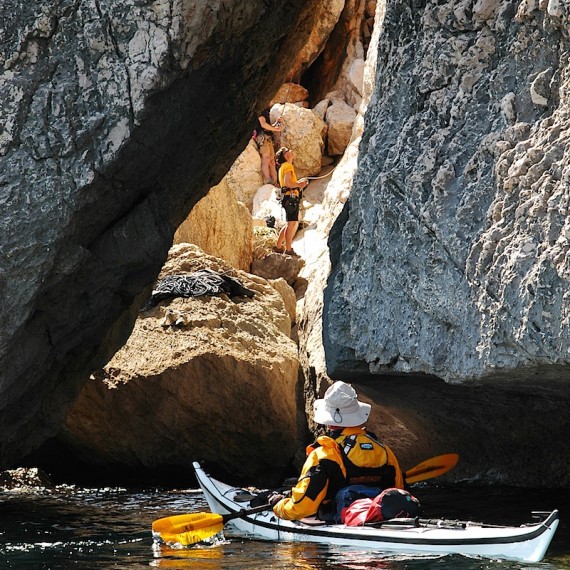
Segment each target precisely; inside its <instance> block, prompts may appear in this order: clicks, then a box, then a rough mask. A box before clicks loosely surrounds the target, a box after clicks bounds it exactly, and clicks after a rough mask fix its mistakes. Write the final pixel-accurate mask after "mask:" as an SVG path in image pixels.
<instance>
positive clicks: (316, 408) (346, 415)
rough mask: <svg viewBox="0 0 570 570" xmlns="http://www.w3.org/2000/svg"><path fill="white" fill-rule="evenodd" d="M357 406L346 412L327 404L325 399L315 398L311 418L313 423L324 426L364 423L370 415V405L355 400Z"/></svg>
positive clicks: (345, 425) (353, 425)
mask: <svg viewBox="0 0 570 570" xmlns="http://www.w3.org/2000/svg"><path fill="white" fill-rule="evenodd" d="M357 404H358V408H357V409H356V410H355V411H352V412H346V411H342V410H339V411H337V409H336V408H330V407H329V406H327V404H326V401H325V400H315V403H314V405H313V419H314V421H315V423H317V424H321V425H325V426H339V427H355V426H361V425H362V424H364V423H366V421H367V420H368V417H369V416H370V410H371V409H372V406H371V405H370V404H365V403H364V402H357Z"/></svg>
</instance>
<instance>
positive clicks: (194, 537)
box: [152, 513, 224, 546]
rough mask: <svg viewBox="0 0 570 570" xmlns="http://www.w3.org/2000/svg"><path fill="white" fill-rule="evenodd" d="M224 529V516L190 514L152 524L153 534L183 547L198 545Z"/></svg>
mask: <svg viewBox="0 0 570 570" xmlns="http://www.w3.org/2000/svg"><path fill="white" fill-rule="evenodd" d="M223 528H224V519H223V517H222V515H216V514H214V513H190V514H185V515H174V516H171V517H165V518H162V519H158V520H156V521H154V522H153V523H152V532H153V534H157V535H158V536H160V538H161V539H162V540H163V541H164V542H166V543H174V542H176V543H179V544H182V545H183V546H188V545H190V544H196V543H197V542H201V541H203V540H206V539H207V538H210V537H211V536H214V534H217V533H218V532H220V531H221V530H222V529H223Z"/></svg>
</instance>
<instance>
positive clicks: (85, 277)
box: [0, 0, 319, 467]
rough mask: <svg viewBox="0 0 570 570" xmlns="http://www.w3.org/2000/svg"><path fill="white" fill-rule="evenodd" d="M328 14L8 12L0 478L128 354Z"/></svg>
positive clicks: (132, 1)
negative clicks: (167, 265) (172, 266)
mask: <svg viewBox="0 0 570 570" xmlns="http://www.w3.org/2000/svg"><path fill="white" fill-rule="evenodd" d="M316 4H317V3H316V2H313V1H309V2H307V1H306V0H293V1H292V2H287V3H283V2H274V1H271V2H267V1H265V0H264V1H261V0H251V1H248V2H236V1H229V2H228V1H221V0H214V1H212V2H195V1H193V0H180V1H178V0H177V1H168V0H156V1H152V2H140V1H138V0H126V1H124V2H119V3H117V2H115V3H110V4H103V3H99V2H87V1H80V2H75V1H70V0H62V1H61V0H51V1H47V2H24V3H22V2H19V1H17V0H6V1H4V2H2V5H1V7H0V26H1V27H2V30H1V32H2V33H1V38H2V40H1V43H0V61H1V62H2V66H1V67H0V108H1V109H2V111H1V112H2V120H1V123H2V130H1V132H0V212H1V213H0V228H1V229H0V234H1V235H2V241H1V246H0V247H1V257H0V260H1V261H0V293H1V298H2V311H1V314H2V319H1V321H0V371H1V377H0V395H1V397H0V434H1V435H0V467H10V466H12V465H14V463H15V462H17V461H18V459H19V458H20V457H22V456H23V455H25V454H26V453H27V452H29V451H30V450H32V449H33V448H34V447H37V445H38V444H39V443H41V442H42V441H43V440H45V439H46V438H47V437H49V436H50V435H53V434H54V433H55V432H56V431H57V429H58V427H59V426H60V425H61V423H62V421H63V420H64V419H65V416H66V413H67V410H68V409H69V406H70V404H71V403H72V402H73V400H74V399H75V398H76V396H77V394H78V393H79V390H80V388H81V386H82V385H83V383H84V382H85V381H86V380H87V378H88V376H89V373H90V372H91V371H92V370H95V369H97V368H99V367H101V366H103V365H104V364H105V363H106V362H107V361H108V359H109V358H110V357H111V356H112V354H113V353H114V352H115V351H116V350H117V349H118V348H120V346H121V345H122V344H124V342H125V341H126V339H127V338H128V335H129V333H130V331H131V329H132V326H133V322H134V319H135V317H136V314H137V308H138V306H139V305H140V303H141V301H142V298H143V297H144V296H145V294H148V288H149V287H150V285H151V284H152V282H153V281H154V280H155V278H156V276H157V275H158V272H159V271H160V268H161V266H162V264H163V263H164V261H165V259H166V255H167V252H168V249H169V247H170V246H171V244H172V238H173V234H174V230H175V228H176V227H177V226H178V225H179V224H180V222H181V221H182V220H183V219H184V218H185V217H186V215H187V214H188V212H189V210H190V209H191V207H192V206H193V205H194V204H195V203H196V202H198V200H199V199H200V198H202V197H203V196H204V195H205V194H206V192H207V191H208V189H209V188H210V187H212V186H214V185H215V184H217V183H218V182H219V181H220V180H221V178H222V177H223V175H224V174H225V173H226V172H227V171H228V169H229V166H230V165H231V163H232V162H233V160H234V159H235V158H236V156H237V155H238V154H239V152H240V151H241V150H242V149H243V148H244V146H245V143H246V141H247V139H248V138H249V137H250V135H251V130H252V129H253V125H254V122H255V119H256V117H257V116H258V113H259V110H260V109H261V108H263V106H264V105H266V104H267V102H268V101H269V100H270V98H271V96H272V95H273V94H274V93H275V92H276V91H277V87H278V86H279V85H280V84H281V83H282V82H283V80H284V79H285V74H286V72H287V70H288V68H289V65H290V62H291V61H293V60H294V57H295V55H296V54H298V53H299V52H300V50H301V48H302V47H303V45H304V44H305V43H306V40H307V38H308V36H309V34H310V31H311V30H312V29H313V27H314V26H313V24H314V20H315V18H317V17H318V14H319V10H318V9H315V5H316ZM292 30H295V33H291V32H292ZM222 38H223V41H222ZM238 125H239V127H237V128H236V126H238Z"/></svg>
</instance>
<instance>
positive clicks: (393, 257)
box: [324, 1, 570, 384]
mask: <svg viewBox="0 0 570 570" xmlns="http://www.w3.org/2000/svg"><path fill="white" fill-rule="evenodd" d="M565 10H566V9H565V8H564V7H563V6H562V5H561V4H555V3H550V4H548V7H547V6H546V4H545V3H541V4H540V8H539V7H538V5H536V6H535V4H530V3H529V4H527V3H522V4H519V3H517V2H505V1H503V2H493V1H489V2H477V3H476V4H475V5H474V6H473V7H472V8H467V5H464V4H457V3H456V2H447V3H438V4H437V5H436V4H432V3H424V2H413V3H404V2H398V1H397V2H391V3H387V4H386V13H385V19H384V20H383V21H382V22H379V21H377V26H379V25H381V26H382V31H381V33H380V35H379V46H378V70H377V75H376V85H375V90H374V95H373V97H372V100H371V102H370V105H369V107H368V112H367V115H366V117H365V130H364V134H363V136H362V142H361V144H360V154H359V161H358V170H357V173H356V176H355V180H354V184H353V188H352V193H351V197H350V203H349V205H348V206H347V210H346V212H345V214H346V215H345V216H344V217H341V221H339V224H338V227H337V228H336V229H335V232H333V239H338V241H337V242H336V243H333V246H332V249H333V251H337V250H338V251H340V254H339V255H338V256H336V257H335V258H334V259H333V266H334V267H333V271H332V275H331V277H330V279H329V282H328V287H327V291H326V295H325V309H324V342H325V350H326V354H327V367H328V372H329V374H330V376H331V377H333V378H337V377H343V376H350V375H351V374H352V373H354V371H357V370H358V371H360V372H361V373H366V374H389V373H412V374H416V373H427V374H431V375H436V376H439V377H441V378H444V379H446V380H448V381H452V382H458V381H464V380H475V381H478V380H482V379H487V380H493V379H504V380H506V379H509V380H524V381H526V380H529V379H531V380H532V381H533V383H535V384H536V383H538V384H540V383H542V382H548V381H549V380H552V379H555V378H566V379H567V378H568V377H569V376H570V374H569V372H570V368H569V367H568V360H569V349H568V347H569V342H570V327H569V315H570V303H569V296H568V292H567V291H568V286H569V276H570V272H569V271H570V257H569V256H568V253H569V241H568V238H569V237H570V230H569V228H570V226H569V225H568V221H567V220H568V218H567V207H568V199H569V197H570V188H569V186H568V177H567V174H568V171H569V169H568V166H569V158H568V157H569V156H570V155H569V153H568V152H567V150H568V138H567V136H566V134H565V133H567V131H568V127H569V126H570V123H569V120H568V111H569V107H568V102H567V98H566V96H565V93H566V92H567V91H568V62H567V53H568V48H569V47H570V45H569V42H568V37H567V34H566V29H567V25H568V14H567V13H566V11H565ZM344 220H346V223H344ZM334 236H336V238H335V237H334ZM339 248H340V249H339Z"/></svg>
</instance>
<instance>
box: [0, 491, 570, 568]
mask: <svg viewBox="0 0 570 570" xmlns="http://www.w3.org/2000/svg"><path fill="white" fill-rule="evenodd" d="M412 490H413V493H414V494H415V495H416V496H417V497H418V498H419V499H420V501H421V503H422V506H423V507H424V511H425V516H428V517H430V518H436V517H440V516H443V515H444V514H445V515H446V516H447V518H453V519H459V520H465V519H471V520H477V521H480V522H487V523H496V524H515V525H519V524H523V523H527V522H532V518H531V511H532V510H551V509H553V508H558V509H559V510H560V514H561V524H560V526H559V527H558V530H557V533H556V535H555V537H554V540H553V542H552V544H551V546H550V548H549V550H548V552H547V555H546V558H545V559H544V560H543V561H542V562H540V563H536V564H522V563H517V562H507V561H495V560H486V559H482V558H467V557H463V556H456V555H454V556H410V555H395V554H382V553H371V552H370V551H363V550H356V549H348V548H342V547H338V546H323V545H317V544H301V543H295V544H293V543H284V542H269V541H260V540H249V539H246V538H243V537H240V536H239V535H236V534H233V533H232V531H231V528H230V527H228V526H227V527H226V528H225V530H224V532H223V534H222V535H219V536H217V537H216V538H215V540H214V541H213V543H212V544H208V545H203V544H200V545H195V546H192V547H189V548H184V549H173V548H167V547H164V546H159V545H157V544H155V543H154V542H153V540H152V534H151V525H152V522H153V520H155V519H157V518H161V517H164V516H170V515H173V514H182V513H188V512H202V511H208V510H209V509H208V507H207V505H206V502H205V500H204V497H203V495H202V493H201V492H200V491H198V490H192V489H188V490H165V489H150V490H149V489H147V490H140V489H123V488H105V489H83V488H77V487H73V486H59V487H57V488H55V489H50V490H47V489H33V490H27V491H7V492H3V493H0V568H2V569H4V568H18V569H20V568H22V569H25V568H29V569H34V570H35V569H46V570H47V569H49V570H56V569H68V568H76V569H86V570H87V569H99V568H113V569H119V570H120V569H129V570H135V569H142V568H146V569H149V568H151V569H152V568H173V569H176V568H179V569H188V568H193V569H200V570H202V569H203V570H222V569H231V570H234V569H243V570H247V569H252V568H256V569H257V568H258V569H278V570H290V569H303V570H324V569H327V570H329V569H335V570H340V569H343V570H345V569H352V570H365V569H369V568H376V569H378V568H381V569H385V570H403V569H406V570H427V569H431V568H434V569H438V570H452V569H453V570H476V569H477V570H482V569H498V570H507V569H527V570H538V569H541V570H553V569H570V491H564V492H560V491H549V490H521V489H512V488H498V487H473V486H467V485H465V486H453V487H440V486H434V485H426V484H425V483H424V484H421V485H419V486H417V487H415V488H413V489H412Z"/></svg>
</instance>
